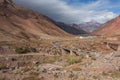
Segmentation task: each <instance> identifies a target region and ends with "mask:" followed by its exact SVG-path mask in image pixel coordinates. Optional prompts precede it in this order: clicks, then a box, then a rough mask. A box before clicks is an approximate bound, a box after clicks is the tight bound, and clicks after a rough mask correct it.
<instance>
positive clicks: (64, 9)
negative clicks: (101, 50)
mask: <svg viewBox="0 0 120 80" xmlns="http://www.w3.org/2000/svg"><path fill="white" fill-rule="evenodd" d="M14 1H15V2H16V3H19V4H22V5H24V6H27V7H30V8H32V9H34V10H37V11H39V12H40V13H42V14H44V15H47V16H49V17H50V18H52V19H54V20H56V21H62V22H66V23H81V22H88V21H91V20H96V21H98V22H102V23H103V22H106V21H108V20H110V19H112V18H114V17H116V16H117V14H115V13H113V12H111V11H107V10H105V9H104V8H107V7H109V6H110V4H109V1H108V0H98V1H96V2H92V3H87V4H80V5H78V6H77V7H76V6H72V5H69V4H67V3H66V2H65V0H14Z"/></svg>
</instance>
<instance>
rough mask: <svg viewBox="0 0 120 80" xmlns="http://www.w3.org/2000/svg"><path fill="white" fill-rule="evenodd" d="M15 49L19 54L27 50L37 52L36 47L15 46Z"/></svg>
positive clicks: (27, 51)
mask: <svg viewBox="0 0 120 80" xmlns="http://www.w3.org/2000/svg"><path fill="white" fill-rule="evenodd" d="M15 51H16V52H17V53H19V54H25V53H29V52H38V51H37V49H36V48H31V47H30V48H29V47H20V48H16V49H15Z"/></svg>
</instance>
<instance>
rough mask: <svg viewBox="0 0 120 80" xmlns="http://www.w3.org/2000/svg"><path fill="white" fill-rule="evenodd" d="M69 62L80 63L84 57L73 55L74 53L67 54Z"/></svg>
mask: <svg viewBox="0 0 120 80" xmlns="http://www.w3.org/2000/svg"><path fill="white" fill-rule="evenodd" d="M66 59H67V63H68V64H69V65H71V64H75V63H80V62H81V60H82V57H80V56H73V55H66Z"/></svg>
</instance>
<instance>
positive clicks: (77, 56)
mask: <svg viewBox="0 0 120 80" xmlns="http://www.w3.org/2000/svg"><path fill="white" fill-rule="evenodd" d="M106 40H107V39H106ZM106 40H103V39H84V40H83V39H75V38H74V39H73V38H72V39H70V38H69V39H61V40H60V39H59V40H40V41H39V42H36V43H37V44H36V43H35V42H33V43H32V42H31V44H29V43H28V42H24V43H20V42H17V46H16V45H15V44H16V43H14V42H8V43H6V44H5V43H4V44H3V43H2V42H1V43H0V45H1V48H0V80H120V62H119V61H120V51H119V46H118V45H116V43H115V44H113V42H114V41H112V42H110V41H108V40H107V42H106ZM115 42H117V41H115ZM18 43H19V44H18ZM110 43H111V44H110Z"/></svg>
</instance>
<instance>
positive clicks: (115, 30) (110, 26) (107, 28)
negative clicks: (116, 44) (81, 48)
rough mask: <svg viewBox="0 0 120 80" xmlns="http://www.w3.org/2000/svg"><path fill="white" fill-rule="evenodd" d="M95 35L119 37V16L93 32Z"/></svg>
mask: <svg viewBox="0 0 120 80" xmlns="http://www.w3.org/2000/svg"><path fill="white" fill-rule="evenodd" d="M93 34H96V35H120V16H118V17H116V18H115V19H113V20H111V21H108V22H107V23H105V24H103V25H102V26H101V27H100V28H99V29H97V30H95V31H94V32H93Z"/></svg>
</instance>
